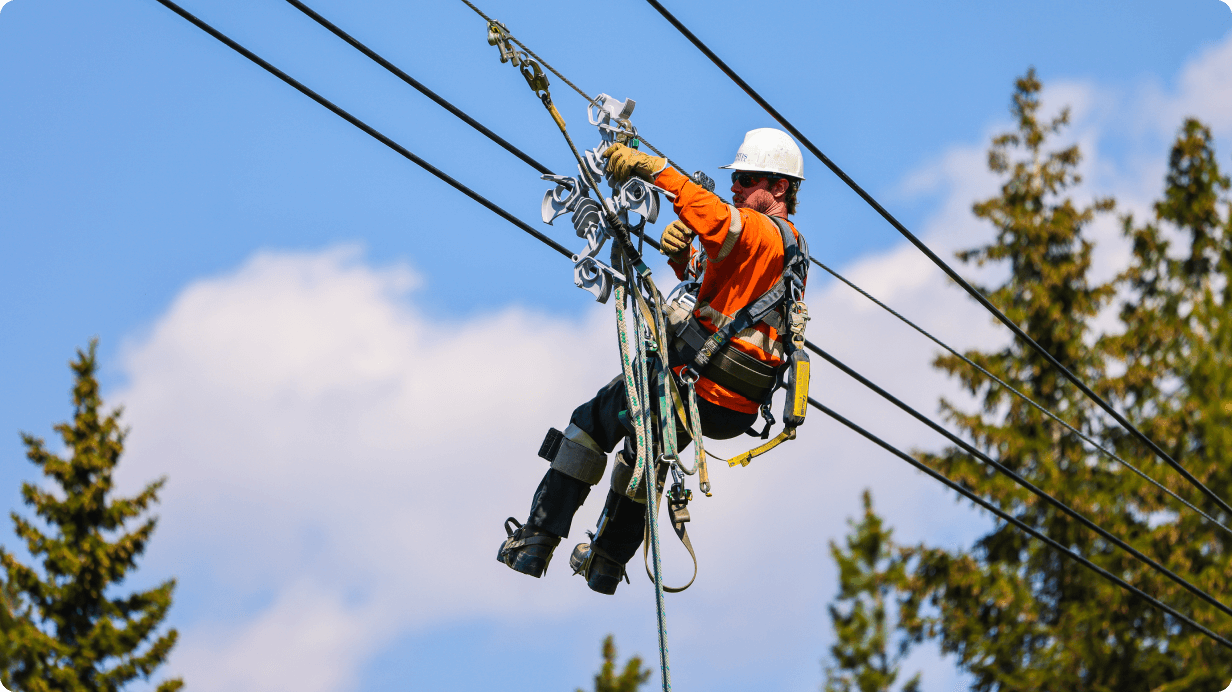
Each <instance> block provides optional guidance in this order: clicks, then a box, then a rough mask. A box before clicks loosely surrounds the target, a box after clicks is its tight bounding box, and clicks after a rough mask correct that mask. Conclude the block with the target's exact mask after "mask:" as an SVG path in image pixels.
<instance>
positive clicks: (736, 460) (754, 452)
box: [727, 428, 796, 466]
mask: <svg viewBox="0 0 1232 692" xmlns="http://www.w3.org/2000/svg"><path fill="white" fill-rule="evenodd" d="M794 439H796V429H795V428H784V429H783V432H781V433H779V434H778V436H776V437H775V438H774V439H773V440H770V441H769V442H767V443H766V444H764V445H762V446H760V447H755V448H753V449H750V450H749V451H747V452H745V453H744V454H737V455H736V456H734V457H732V458H730V459H728V460H727V465H728V466H735V465H736V464H740V465H741V466H748V465H749V462H750V461H752V460H753V458H754V457H759V456H761V455H763V454H765V453H766V452H769V451H770V450H772V449H774V448H775V447H778V446H779V445H781V444H783V443H784V442H786V441H788V440H794Z"/></svg>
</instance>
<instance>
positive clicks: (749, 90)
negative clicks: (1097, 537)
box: [463, 0, 1232, 516]
mask: <svg viewBox="0 0 1232 692" xmlns="http://www.w3.org/2000/svg"><path fill="white" fill-rule="evenodd" d="M463 1H464V2H465V0H463ZM646 2H648V3H650V5H651V6H652V7H654V8H655V9H656V10H658V12H659V14H661V15H663V17H664V18H665V19H667V21H668V22H670V23H671V25H672V26H674V27H675V28H676V30H677V31H679V32H680V33H681V34H683V35H684V37H685V38H687V39H688V40H689V41H690V42H692V43H693V45H694V46H696V47H697V49H698V50H700V51H701V52H702V53H703V54H704V55H705V56H706V57H707V58H709V59H710V61H711V62H713V63H714V64H715V65H716V66H717V67H718V68H719V69H720V70H722V71H723V73H724V74H726V75H727V76H728V77H729V78H730V79H731V80H732V81H733V82H735V83H736V85H737V86H739V87H740V88H741V89H743V90H744V92H745V93H746V94H748V95H749V97H750V98H752V99H753V100H754V101H755V102H757V105H759V106H761V107H762V108H763V109H764V110H765V111H766V112H767V113H769V114H770V116H771V117H772V118H774V119H775V120H777V121H778V123H779V124H780V125H782V126H783V127H784V128H786V129H787V131H788V132H790V133H791V134H792V135H793V136H794V137H795V138H796V139H797V140H799V141H800V143H801V144H803V145H804V146H805V148H806V149H808V150H809V151H810V152H812V153H813V155H814V156H816V157H817V158H818V159H819V160H820V161H821V162H822V163H823V164H825V166H826V167H827V168H829V169H830V170H831V171H832V172H833V173H834V174H835V175H836V176H838V177H839V179H840V180H842V181H843V182H844V183H846V184H847V186H848V187H850V188H851V189H852V190H853V191H854V192H855V193H856V194H857V195H859V196H860V198H861V199H863V200H864V201H865V202H867V203H868V205H869V206H871V207H872V208H873V209H874V210H876V211H877V213H878V214H880V215H881V217H882V218H884V219H885V220H886V221H888V222H889V223H890V225H891V226H893V227H894V229H895V230H897V231H898V232H899V233H901V234H902V235H903V237H905V238H906V239H907V240H908V241H910V242H911V244H912V245H915V246H916V248H917V249H919V250H920V251H921V252H923V253H924V254H925V255H926V256H927V257H928V258H929V259H930V260H932V261H933V264H935V265H937V266H938V267H940V268H941V270H942V271H944V272H945V273H946V274H947V275H949V277H950V278H951V279H953V280H954V282H955V283H957V284H958V285H959V286H961V287H962V288H963V290H965V291H966V292H967V293H968V294H970V295H971V297H973V298H975V299H976V301H978V302H979V303H980V305H982V306H984V308H985V309H987V310H988V311H989V312H991V313H992V314H993V316H995V317H996V318H997V319H998V320H1000V321H1001V323H1002V324H1004V325H1005V326H1006V327H1008V328H1009V329H1010V331H1012V332H1014V334H1015V335H1016V336H1018V338H1020V339H1022V340H1023V341H1024V342H1025V343H1027V344H1028V345H1029V346H1030V347H1031V348H1032V349H1034V350H1035V351H1036V352H1037V353H1039V354H1040V355H1041V356H1043V357H1044V359H1045V360H1047V361H1048V362H1049V363H1050V364H1051V365H1052V366H1053V367H1055V368H1057V369H1058V370H1059V371H1060V372H1061V374H1063V375H1064V376H1065V379H1067V380H1069V381H1070V382H1071V383H1073V384H1074V386H1076V387H1078V389H1079V390H1080V391H1081V392H1082V393H1083V394H1085V395H1086V396H1087V397H1088V398H1090V399H1091V400H1092V401H1093V402H1095V404H1096V405H1098V406H1099V407H1100V408H1102V409H1103V410H1104V411H1105V412H1106V413H1108V415H1110V416H1112V418H1113V419H1114V420H1116V422H1117V423H1118V424H1120V425H1121V426H1122V427H1123V428H1125V429H1126V430H1127V431H1128V432H1129V433H1130V434H1131V435H1133V436H1134V437H1135V438H1137V439H1138V441H1139V442H1141V443H1143V444H1145V445H1146V446H1147V447H1148V448H1150V449H1151V451H1152V452H1154V453H1155V454H1156V455H1157V456H1158V457H1159V458H1160V459H1162V460H1163V461H1165V462H1166V463H1167V464H1168V465H1169V466H1171V467H1172V468H1173V469H1175V470H1176V471H1177V473H1179V474H1181V476H1182V477H1183V478H1185V480H1186V481H1188V482H1189V483H1190V484H1192V485H1193V486H1194V487H1195V488H1197V489H1198V490H1200V491H1201V492H1202V493H1203V494H1204V495H1206V496H1207V497H1208V498H1210V500H1211V501H1212V502H1214V503H1215V504H1216V505H1218V506H1219V508H1220V509H1221V510H1223V511H1224V512H1226V513H1227V514H1228V515H1229V516H1232V506H1229V505H1228V503H1226V502H1224V501H1223V499H1222V498H1220V497H1219V496H1218V495H1216V494H1215V493H1214V491H1212V490H1211V489H1210V488H1208V487H1206V485H1204V484H1203V483H1202V481H1200V480H1198V479H1197V478H1196V477H1195V476H1194V475H1193V474H1191V473H1190V472H1189V471H1188V470H1186V469H1185V467H1184V466H1181V464H1180V463H1179V462H1177V461H1176V460H1175V459H1173V458H1172V457H1171V456H1169V455H1168V453H1167V452H1165V451H1164V450H1163V449H1162V448H1160V447H1159V445H1157V444H1155V442H1153V441H1152V440H1151V439H1150V438H1148V437H1147V436H1146V435H1145V434H1143V433H1142V431H1140V430H1138V428H1137V427H1135V426H1134V425H1133V424H1132V423H1130V422H1129V421H1128V420H1126V419H1125V417H1124V416H1122V415H1121V414H1120V413H1118V412H1117V411H1116V409H1114V408H1113V407H1112V405H1111V404H1109V403H1108V402H1107V401H1105V400H1104V398H1103V397H1101V396H1099V395H1098V394H1096V393H1095V392H1094V391H1093V390H1092V389H1091V388H1090V387H1088V386H1087V385H1086V384H1085V383H1084V382H1083V381H1082V380H1080V379H1078V376H1077V375H1075V374H1074V373H1072V372H1070V371H1069V368H1066V367H1065V366H1064V365H1062V364H1061V362H1060V361H1059V360H1057V359H1056V358H1055V357H1053V355H1052V354H1051V353H1049V352H1048V351H1047V350H1045V349H1044V347H1043V346H1040V345H1039V344H1038V343H1036V342H1035V340H1034V339H1032V338H1031V337H1030V336H1029V335H1028V334H1027V333H1026V332H1025V331H1023V330H1022V328H1021V327H1019V326H1018V325H1017V324H1015V323H1014V321H1013V320H1011V319H1010V318H1009V317H1007V316H1006V315H1005V313H1003V312H1001V310H999V309H998V308H997V306H995V305H993V304H992V302H991V301H989V300H988V298H986V297H984V294H982V293H980V292H979V291H978V290H976V288H975V287H974V286H972V285H971V284H969V283H967V280H966V279H964V278H962V277H961V276H960V275H959V274H958V272H956V271H954V269H953V268H951V267H950V265H949V264H947V263H946V262H945V260H943V259H941V258H940V257H938V256H937V254H936V253H935V252H933V251H932V250H931V249H930V248H929V247H928V246H927V245H925V244H924V242H923V241H921V240H920V239H919V238H917V237H916V236H915V235H914V234H913V233H912V232H911V231H909V230H907V227H906V226H904V225H903V224H902V223H900V222H899V221H898V219H896V218H894V216H893V215H892V214H890V212H889V211H887V210H886V209H885V207H883V206H881V204H880V203H879V202H878V201H877V200H876V199H874V198H873V196H872V195H870V194H869V193H868V192H865V191H864V188H862V187H860V186H859V185H858V184H856V181H854V180H852V179H851V177H850V176H848V175H847V174H846V173H845V172H844V171H843V169H841V168H839V167H838V165H837V164H835V163H834V162H833V161H831V160H830V159H829V157H827V156H826V155H825V154H823V153H822V152H821V150H820V149H818V148H817V147H816V146H814V145H813V143H812V142H811V141H809V139H808V138H807V137H805V136H804V134H803V133H802V132H800V131H799V130H798V129H796V127H795V126H794V125H792V124H791V123H790V122H788V120H787V118H785V117H783V116H782V115H781V114H780V113H779V112H778V111H777V110H775V109H774V107H773V106H771V105H770V103H769V102H767V101H766V100H765V99H764V98H762V97H761V95H760V94H758V93H757V92H756V91H755V90H754V89H753V87H751V86H749V84H748V83H747V82H745V81H744V80H743V79H741V78H740V75H738V74H736V72H735V71H734V70H732V69H731V68H730V67H728V66H727V63H725V62H723V61H722V60H720V59H719V56H717V55H715V53H714V51H712V50H710V48H708V47H707V46H706V44H705V43H703V42H702V41H701V39H699V38H697V36H695V35H694V34H693V32H691V31H689V29H688V28H687V27H685V25H684V24H682V23H680V20H678V19H676V17H675V16H673V15H672V13H671V12H668V11H667V9H666V8H665V7H663V5H662V4H661V3H659V2H658V0H646Z"/></svg>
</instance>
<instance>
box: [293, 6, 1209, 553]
mask: <svg viewBox="0 0 1232 692" xmlns="http://www.w3.org/2000/svg"><path fill="white" fill-rule="evenodd" d="M463 1H464V2H465V1H466V0H463ZM287 2H288V3H290V4H291V5H292V6H293V7H295V8H296V9H298V10H299V11H301V12H303V13H304V14H305V15H307V16H308V17H309V18H311V19H312V20H313V21H315V22H317V23H318V24H320V25H321V26H323V27H325V28H326V29H328V30H329V31H330V32H332V33H333V34H334V35H336V36H338V37H339V38H341V39H342V40H343V41H346V42H347V43H348V44H350V45H351V46H352V47H354V48H355V49H356V50H358V51H359V52H361V53H363V54H364V55H365V56H367V57H368V58H370V59H371V60H372V61H373V62H375V63H377V64H378V65H380V66H381V67H384V68H385V69H386V70H388V71H389V72H391V73H392V74H394V75H395V76H397V77H398V78H400V79H401V80H402V81H404V82H406V83H407V84H409V85H411V86H412V87H414V88H415V89H417V90H418V91H419V92H420V93H422V94H424V95H425V96H427V97H428V98H430V99H432V100H433V101H434V102H435V103H437V104H438V105H440V106H441V107H442V108H444V109H445V110H447V111H449V112H450V113H452V114H453V115H455V116H457V117H458V118H459V119H461V120H462V121H463V122H465V123H466V124H468V125H470V126H471V127H473V128H474V129H475V130H477V131H478V132H480V133H481V134H483V135H485V136H486V137H488V138H489V139H491V140H492V141H493V142H495V143H496V144H498V145H499V146H501V147H503V148H504V149H505V150H506V151H508V152H509V153H511V154H513V155H514V156H516V157H518V158H519V159H521V160H522V161H524V162H525V163H526V164H528V165H529V166H530V167H531V168H534V169H535V170H536V171H538V172H539V173H541V174H544V175H551V173H552V171H551V170H549V169H548V168H547V167H546V166H544V165H543V164H541V163H539V162H538V161H536V160H535V159H534V158H533V157H531V156H530V155H528V154H526V153H525V152H523V151H522V150H521V149H519V148H517V147H516V146H514V145H513V144H510V143H509V142H508V141H507V140H505V139H504V138H503V137H501V136H500V135H498V134H496V133H495V132H493V131H492V130H490V129H488V128H487V127H485V126H484V125H483V124H482V123H480V122H478V121H477V120H475V119H474V118H472V117H471V116H469V115H468V114H466V112H464V111H462V110H461V109H459V108H457V107H456V106H454V105H453V104H452V103H450V102H449V101H447V100H445V99H444V98H441V97H440V96H438V95H437V94H436V93H435V92H434V91H432V90H431V89H429V88H428V87H426V86H424V85H423V84H422V83H420V82H419V81H418V80H416V79H415V78H413V77H411V76H410V75H408V74H407V73H406V72H404V71H403V70H402V69H401V68H399V67H398V66H397V65H394V64H393V63H391V62H390V61H389V60H386V59H385V58H384V57H382V56H381V55H380V54H378V53H377V52H376V51H374V50H372V49H371V48H369V47H368V46H367V45H365V44H364V43H363V42H361V41H359V40H358V39H356V38H354V37H353V36H351V35H350V34H349V33H347V32H346V31H343V30H342V29H341V28H339V27H338V26H337V25H335V24H334V23H333V22H331V21H329V20H328V19H326V18H325V17H323V16H321V15H320V14H319V13H317V12H316V11H314V10H313V9H312V8H310V7H308V6H307V5H305V4H304V3H303V2H300V0H287ZM467 5H469V6H470V7H471V8H472V9H475V7H474V5H471V4H470V3H469V2H467ZM476 11H477V12H478V10H476ZM479 14H480V16H481V17H484V18H485V19H487V15H485V14H483V13H482V12H479ZM489 21H490V20H489ZM518 45H522V44H520V43H519V44H518ZM558 76H559V75H558ZM562 78H563V77H562ZM639 139H641V140H642V143H643V144H645V145H646V146H647V147H648V148H649V149H650V150H651V151H653V152H654V153H656V154H658V155H659V156H664V155H663V153H662V152H661V151H659V150H658V149H656V148H655V147H654V146H653V145H651V143H650V142H648V141H646V139H645V138H644V137H640V135H639ZM664 158H666V157H664ZM672 165H673V166H675V167H676V168H679V165H677V164H675V163H674V162H673V163H672ZM643 237H645V236H643ZM645 239H646V240H647V241H648V242H649V243H650V245H651V246H652V247H654V248H655V249H656V250H658V249H659V244H658V243H657V242H655V241H654V240H653V239H651V238H648V237H645ZM809 260H811V261H812V262H813V264H816V265H817V266H819V267H821V268H822V269H824V270H825V271H827V272H829V273H830V274H831V275H832V276H834V278H836V279H838V280H839V281H841V282H843V283H844V284H846V285H847V286H849V287H851V288H852V289H854V290H855V291H857V292H859V293H860V295H863V296H864V297H865V298H868V299H869V300H871V301H872V302H874V303H876V304H877V305H878V306H880V307H881V308H882V309H884V310H885V311H887V312H889V313H890V314H891V315H894V316H895V317H897V318H898V319H899V320H901V321H902V322H903V323H905V324H906V325H907V326H909V327H911V328H912V329H914V330H916V331H917V332H919V333H920V334H923V335H924V336H925V337H927V338H928V339H930V340H931V341H933V342H934V343H936V344H937V345H938V346H940V347H941V348H943V349H945V350H946V351H948V352H950V353H951V354H952V355H954V356H955V357H957V358H959V359H961V360H962V361H963V362H965V363H967V364H968V365H970V366H971V367H973V368H975V369H976V370H979V371H980V372H981V373H983V374H984V375H986V376H987V377H989V378H991V379H992V380H993V381H995V382H996V383H997V384H999V385H1001V386H1002V387H1005V388H1006V389H1008V390H1009V391H1011V392H1013V393H1014V394H1015V395H1016V396H1018V397H1019V398H1021V399H1022V400H1023V401H1025V402H1026V403H1027V404H1029V405H1030V406H1032V407H1034V408H1035V409H1036V410H1038V411H1039V412H1040V413H1043V414H1044V415H1046V416H1048V417H1049V418H1051V419H1053V420H1054V421H1056V422H1057V423H1060V424H1061V425H1062V426H1064V427H1065V428H1066V429H1068V430H1069V431H1070V432H1072V433H1074V434H1075V435H1077V436H1078V437H1079V438H1081V439H1082V440H1084V441H1085V442H1087V443H1088V444H1090V445H1091V446H1092V447H1094V448H1095V449H1097V450H1099V451H1100V452H1102V453H1103V454H1105V455H1107V456H1108V457H1109V458H1111V459H1114V460H1115V461H1117V462H1119V463H1120V464H1122V465H1123V466H1125V467H1126V468H1128V469H1130V470H1131V471H1133V472H1134V473H1135V474H1137V475H1138V476H1140V477H1141V478H1143V479H1144V480H1146V481H1147V482H1149V483H1151V484H1153V485H1154V486H1155V487H1157V488H1159V489H1160V490H1162V491H1163V492H1165V493H1167V494H1168V495H1170V496H1171V497H1173V498H1174V499H1176V500H1178V501H1180V502H1181V503H1182V504H1184V505H1185V506H1186V507H1188V508H1189V509H1191V510H1193V511H1194V512H1197V513H1198V514H1199V515H1201V516H1202V517H1203V518H1205V519H1206V520H1207V521H1210V522H1211V523H1213V524H1214V525H1215V526H1218V527H1219V528H1220V529H1223V530H1224V531H1225V532H1227V533H1228V534H1230V535H1232V529H1230V528H1228V527H1227V526H1225V525H1224V524H1222V523H1220V522H1219V520H1217V519H1215V518H1214V517H1212V516H1210V515H1209V514H1207V513H1206V512H1204V511H1202V510H1201V509H1199V508H1197V507H1195V506H1194V505H1192V504H1190V503H1189V502H1188V501H1187V500H1185V499H1184V498H1182V497H1181V496H1179V495H1177V494H1176V493H1175V492H1173V491H1172V490H1171V489H1170V488H1168V487H1167V486H1165V485H1163V484H1161V483H1160V482H1159V481H1156V480H1155V479H1154V478H1152V477H1150V476H1148V475H1147V474H1145V473H1143V472H1142V471H1140V470H1139V469H1138V468H1137V467H1136V466H1134V465H1133V464H1131V463H1129V462H1128V461H1126V460H1124V459H1122V458H1121V457H1120V456H1118V455H1117V454H1115V453H1114V452H1112V451H1110V450H1108V449H1106V448H1105V447H1103V446H1101V445H1100V444H1099V443H1097V442H1095V441H1094V440H1093V439H1091V438H1090V437H1089V436H1087V435H1086V434H1084V433H1083V432H1081V431H1079V430H1078V429H1077V428H1075V427H1074V426H1072V425H1070V424H1069V423H1068V422H1066V421H1065V420H1063V419H1062V418H1060V417H1059V416H1057V415H1056V414H1054V413H1053V412H1051V411H1049V410H1048V409H1046V408H1044V407H1042V406H1040V405H1039V404H1038V403H1036V402H1035V401H1034V400H1033V399H1031V398H1030V397H1028V396H1027V395H1026V394H1023V393H1022V392H1021V391H1019V390H1018V389H1016V388H1015V387H1013V386H1011V385H1010V384H1008V383H1006V382H1005V381H1003V380H1002V379H1001V378H999V377H997V376H996V375H993V374H992V373H990V372H988V370H986V369H984V368H983V367H982V366H980V365H979V364H977V363H975V362H974V361H972V360H971V359H969V358H967V357H966V356H965V355H963V354H961V353H959V352H958V351H956V350H955V349H953V348H951V347H950V346H949V345H948V344H946V343H945V342H943V341H941V340H940V339H938V338H937V337H935V336H933V335H932V334H930V333H929V332H927V331H925V330H924V329H922V328H921V327H919V326H918V325H916V324H915V323H914V322H912V321H911V320H909V319H907V318H906V317H904V316H902V315H901V314H899V313H898V312H896V311H895V310H894V309H893V308H891V307H890V306H888V305H886V304H885V303H883V302H881V301H880V300H878V299H877V298H875V297H873V296H872V295H870V294H869V293H868V292H866V291H865V290H864V289H862V288H860V287H859V286H857V285H856V284H854V283H852V282H851V281H849V280H848V279H847V278H846V277H844V276H843V275H841V274H839V273H838V272H836V271H835V270H833V269H831V268H830V267H829V266H827V265H826V264H824V263H823V262H821V261H819V260H817V259H816V258H814V257H811V256H810V257H809Z"/></svg>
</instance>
